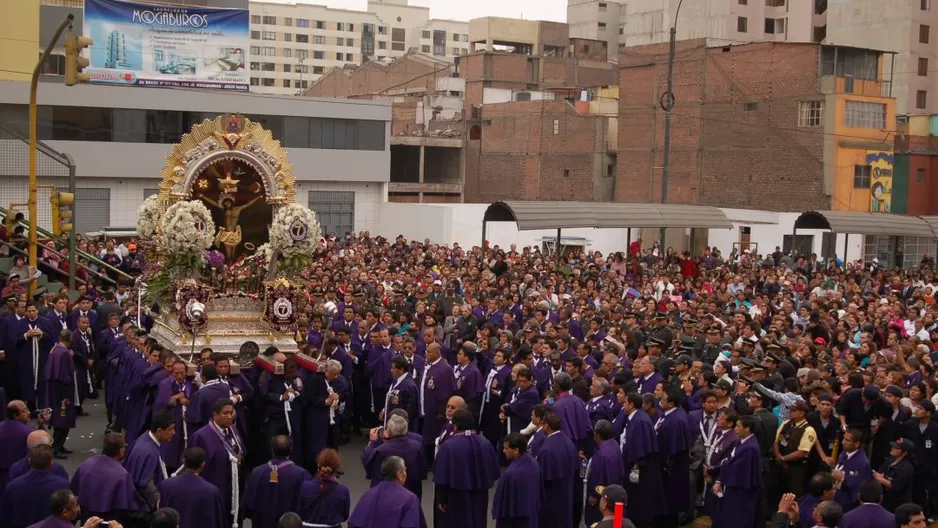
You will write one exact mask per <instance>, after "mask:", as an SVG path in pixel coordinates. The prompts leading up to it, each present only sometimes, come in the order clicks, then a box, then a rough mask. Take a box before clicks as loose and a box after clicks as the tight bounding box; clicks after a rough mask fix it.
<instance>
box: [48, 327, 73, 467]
mask: <svg viewBox="0 0 938 528" xmlns="http://www.w3.org/2000/svg"><path fill="white" fill-rule="evenodd" d="M71 342H72V332H71V331H69V330H59V342H58V343H56V345H55V346H53V347H52V351H51V352H49V360H48V362H46V368H45V372H44V373H43V378H44V379H45V380H46V398H45V401H47V402H48V403H49V406H50V407H51V408H52V416H51V417H50V419H49V423H50V424H51V425H52V451H53V453H54V455H55V458H65V455H67V454H68V453H71V451H69V450H68V449H66V448H65V441H66V440H67V439H68V432H69V431H70V430H71V429H73V428H74V427H75V406H76V405H77V404H78V397H77V394H78V393H77V390H78V389H77V387H76V386H75V362H74V361H73V360H72V351H70V350H69V349H68V347H69V345H70V344H71Z"/></svg>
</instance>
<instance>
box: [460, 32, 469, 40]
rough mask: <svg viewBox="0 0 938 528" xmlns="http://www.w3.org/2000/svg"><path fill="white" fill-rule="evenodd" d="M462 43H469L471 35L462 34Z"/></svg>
mask: <svg viewBox="0 0 938 528" xmlns="http://www.w3.org/2000/svg"><path fill="white" fill-rule="evenodd" d="M462 41H463V42H469V35H467V34H465V33H463V34H462Z"/></svg>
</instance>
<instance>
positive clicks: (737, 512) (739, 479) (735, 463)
mask: <svg viewBox="0 0 938 528" xmlns="http://www.w3.org/2000/svg"><path fill="white" fill-rule="evenodd" d="M720 482H722V485H723V498H720V499H717V500H719V501H720V506H719V507H718V510H719V511H720V515H719V523H720V524H719V526H720V528H754V527H755V526H756V525H757V523H756V505H757V504H758V502H759V495H760V494H761V493H762V489H763V485H762V484H763V483H762V460H761V458H760V453H759V441H758V440H756V437H755V436H752V435H751V436H749V438H747V439H746V440H745V441H741V442H739V443H738V444H737V445H736V447H735V448H733V450H732V451H731V452H730V456H729V459H728V460H727V461H726V463H724V464H723V467H722V469H721V471H720ZM715 521H716V520H715ZM714 526H717V524H714Z"/></svg>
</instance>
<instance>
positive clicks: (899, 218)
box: [795, 211, 938, 238]
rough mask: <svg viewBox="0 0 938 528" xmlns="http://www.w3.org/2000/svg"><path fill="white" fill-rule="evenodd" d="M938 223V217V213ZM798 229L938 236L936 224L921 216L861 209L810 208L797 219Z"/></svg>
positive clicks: (864, 233)
mask: <svg viewBox="0 0 938 528" xmlns="http://www.w3.org/2000/svg"><path fill="white" fill-rule="evenodd" d="M936 224H938V217H936ZM795 229H825V230H829V231H832V232H834V233H845V234H852V235H887V236H916V237H926V238H935V233H936V231H935V230H934V229H932V224H930V223H929V222H927V221H926V220H925V219H923V218H921V217H918V216H904V215H894V214H889V213H866V212H857V211H808V212H806V213H802V214H801V216H799V217H798V219H797V220H795Z"/></svg>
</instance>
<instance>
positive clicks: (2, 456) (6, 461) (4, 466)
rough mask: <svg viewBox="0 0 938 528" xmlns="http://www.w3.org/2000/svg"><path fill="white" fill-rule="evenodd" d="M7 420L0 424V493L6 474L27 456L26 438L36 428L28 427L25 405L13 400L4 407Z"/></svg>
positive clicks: (27, 414) (27, 410) (27, 412)
mask: <svg viewBox="0 0 938 528" xmlns="http://www.w3.org/2000/svg"><path fill="white" fill-rule="evenodd" d="M6 416H7V419H6V420H4V421H3V422H0V493H2V492H3V486H5V485H6V482H7V473H9V471H10V468H11V467H12V466H13V464H15V463H16V462H17V461H18V460H21V459H22V458H23V457H25V456H27V455H28V454H29V448H28V447H27V445H26V438H27V437H28V436H29V434H30V433H32V432H33V431H35V430H36V428H34V427H32V426H30V425H29V409H28V408H27V407H26V403H25V402H22V401H20V400H13V401H11V402H10V403H8V404H7V407H6Z"/></svg>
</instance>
